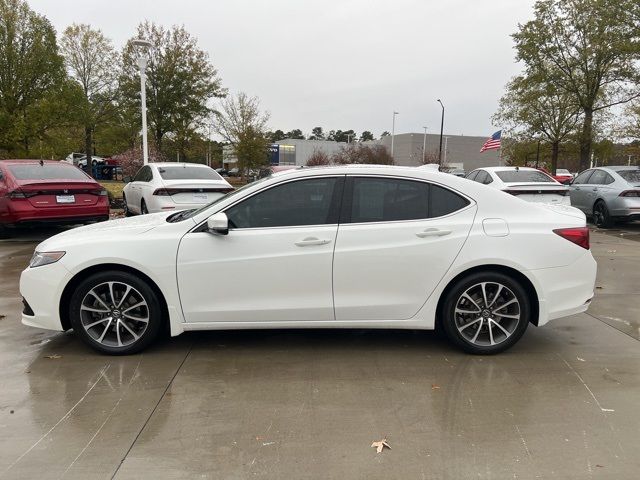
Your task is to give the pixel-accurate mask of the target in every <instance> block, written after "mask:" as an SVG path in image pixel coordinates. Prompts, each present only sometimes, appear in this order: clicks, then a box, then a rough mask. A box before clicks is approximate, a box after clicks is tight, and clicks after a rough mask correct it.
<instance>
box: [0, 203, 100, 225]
mask: <svg viewBox="0 0 640 480" xmlns="http://www.w3.org/2000/svg"><path fill="white" fill-rule="evenodd" d="M108 219H109V203H108V201H107V200H104V201H101V202H100V203H99V204H97V205H87V206H81V205H80V206H69V207H60V208H53V207H48V208H36V207H33V206H32V205H31V204H29V203H28V202H26V201H24V202H22V201H19V202H7V208H6V210H5V211H4V212H3V213H2V214H1V215H0V223H4V224H20V225H23V224H39V223H80V222H88V221H102V220H108Z"/></svg>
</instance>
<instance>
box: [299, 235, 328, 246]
mask: <svg viewBox="0 0 640 480" xmlns="http://www.w3.org/2000/svg"><path fill="white" fill-rule="evenodd" d="M327 243H331V240H327V239H326V238H316V237H307V238H303V239H302V240H299V241H297V242H296V245H297V246H298V247H309V246H311V245H326V244H327Z"/></svg>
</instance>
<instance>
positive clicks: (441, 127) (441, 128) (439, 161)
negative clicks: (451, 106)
mask: <svg viewBox="0 0 640 480" xmlns="http://www.w3.org/2000/svg"><path fill="white" fill-rule="evenodd" d="M438 103H439V104H440V106H441V107H442V119H441V120H440V150H439V152H438V163H439V164H440V165H442V132H443V131H444V104H443V103H442V100H440V99H438Z"/></svg>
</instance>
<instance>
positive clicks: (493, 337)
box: [442, 272, 531, 355]
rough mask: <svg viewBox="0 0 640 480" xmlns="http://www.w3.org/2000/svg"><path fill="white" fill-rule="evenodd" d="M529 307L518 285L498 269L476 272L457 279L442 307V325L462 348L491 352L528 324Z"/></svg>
mask: <svg viewBox="0 0 640 480" xmlns="http://www.w3.org/2000/svg"><path fill="white" fill-rule="evenodd" d="M530 315H531V308H530V305H529V298H528V295H527V293H526V291H525V290H524V288H523V287H522V285H521V284H520V283H519V282H517V281H516V280H514V279H513V278H511V277H509V276H507V275H504V274H502V273H498V272H478V273H474V274H471V275H469V276H467V277H465V278H463V279H461V280H460V281H458V282H457V283H456V284H455V285H454V286H453V288H452V289H451V290H450V291H449V293H448V295H447V297H446V299H445V302H444V306H443V310H442V326H443V328H444V331H445V333H446V335H447V337H448V338H449V340H450V341H451V342H453V343H454V344H455V345H457V346H458V347H460V348H461V349H462V350H464V351H466V352H468V353H473V354H481V355H491V354H495V353H499V352H502V351H504V350H506V349H508V348H510V347H512V346H513V345H514V344H515V343H516V342H517V341H518V340H519V339H520V338H521V337H522V335H523V334H524V332H525V330H526V329H527V326H528V325H529V320H530Z"/></svg>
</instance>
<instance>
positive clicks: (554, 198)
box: [466, 167, 571, 205]
mask: <svg viewBox="0 0 640 480" xmlns="http://www.w3.org/2000/svg"><path fill="white" fill-rule="evenodd" d="M466 178H467V179H468V180H473V181H475V182H478V183H482V184H484V185H488V186H490V187H493V188H496V189H498V190H502V191H503V192H505V193H510V194H511V195H515V196H517V197H518V198H520V199H522V200H526V201H527V202H535V203H550V204H555V205H571V197H570V196H569V187H568V186H567V185H563V184H561V183H560V182H557V181H556V180H554V179H553V178H552V177H550V176H549V175H547V174H546V173H544V172H541V171H540V170H537V169H535V168H530V167H486V168H479V169H477V170H474V171H473V172H471V173H469V175H467V177H466Z"/></svg>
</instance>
